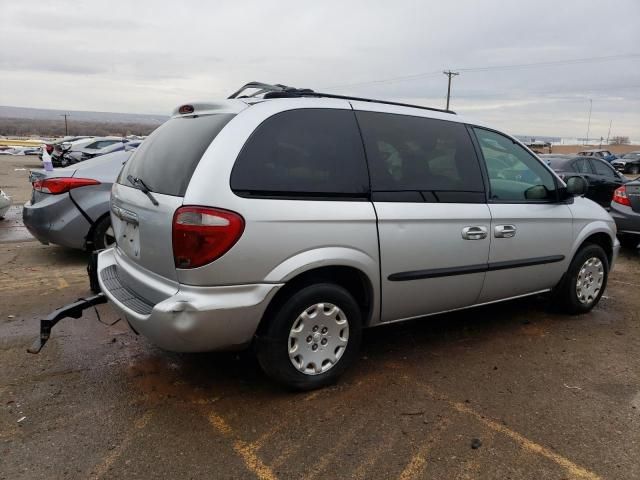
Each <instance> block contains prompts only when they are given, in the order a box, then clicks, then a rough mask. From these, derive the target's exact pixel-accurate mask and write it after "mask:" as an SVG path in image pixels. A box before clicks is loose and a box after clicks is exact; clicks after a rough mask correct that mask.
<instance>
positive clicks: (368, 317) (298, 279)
mask: <svg viewBox="0 0 640 480" xmlns="http://www.w3.org/2000/svg"><path fill="white" fill-rule="evenodd" d="M314 283H332V284H335V285H339V286H341V287H343V288H344V289H345V290H347V291H348V292H349V293H350V294H351V295H352V296H353V297H354V299H355V301H356V303H357V304H358V305H359V306H360V310H361V312H362V325H363V327H367V326H369V325H370V324H371V323H372V319H373V318H374V316H375V315H376V314H377V312H378V310H379V304H380V302H379V298H378V296H377V289H375V287H374V284H373V282H372V280H371V279H370V278H369V276H368V275H367V274H366V273H365V272H364V271H363V270H361V269H359V268H356V267H354V266H351V265H344V264H335V265H324V266H319V267H313V268H309V269H308V270H304V271H301V272H298V273H297V274H295V275H293V276H292V277H291V278H288V279H287V281H286V282H285V284H284V285H283V286H282V287H281V288H280V289H279V290H278V291H277V292H276V294H275V295H274V297H273V298H272V299H271V301H270V302H269V305H268V306H267V308H266V309H265V311H264V313H263V315H262V319H261V320H260V323H259V325H258V329H257V332H258V334H260V332H261V331H262V330H263V329H264V327H265V326H266V325H267V319H268V318H269V317H270V315H271V314H272V313H273V312H274V311H275V310H277V309H278V308H279V307H280V306H281V305H282V304H283V303H284V302H285V301H286V300H287V299H288V298H289V297H290V296H291V295H292V294H293V293H295V292H297V291H299V290H301V289H302V288H304V287H307V286H309V285H313V284H314Z"/></svg>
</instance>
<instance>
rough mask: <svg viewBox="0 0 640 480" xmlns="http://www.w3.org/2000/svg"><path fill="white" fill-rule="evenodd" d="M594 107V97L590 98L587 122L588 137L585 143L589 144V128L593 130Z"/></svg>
mask: <svg viewBox="0 0 640 480" xmlns="http://www.w3.org/2000/svg"><path fill="white" fill-rule="evenodd" d="M592 108H593V99H591V98H590V99H589V121H588V122H587V139H586V140H585V142H586V143H585V145H588V144H589V130H591V110H592Z"/></svg>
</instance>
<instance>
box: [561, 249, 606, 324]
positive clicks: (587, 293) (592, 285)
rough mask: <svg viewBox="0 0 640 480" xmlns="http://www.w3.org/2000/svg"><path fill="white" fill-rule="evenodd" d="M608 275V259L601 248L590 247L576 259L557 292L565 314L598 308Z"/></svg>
mask: <svg viewBox="0 0 640 480" xmlns="http://www.w3.org/2000/svg"><path fill="white" fill-rule="evenodd" d="M608 276H609V260H608V259H607V254H606V253H605V251H604V250H603V249H602V247H601V246H600V245H595V244H587V245H585V246H583V247H582V248H581V249H580V250H578V253H576V255H575V256H574V257H573V260H572V261H571V264H570V265H569V269H568V270H567V273H566V274H565V276H564V279H563V280H562V282H561V283H560V285H558V287H557V288H556V291H555V292H554V297H555V303H556V304H557V305H558V306H559V307H560V308H561V309H562V310H563V311H564V312H566V313H569V314H571V315H577V314H580V313H587V312H589V311H591V309H592V308H593V307H595V306H596V305H597V304H598V302H599V301H600V298H601V297H602V294H603V293H604V290H605V288H606V287H607V278H608Z"/></svg>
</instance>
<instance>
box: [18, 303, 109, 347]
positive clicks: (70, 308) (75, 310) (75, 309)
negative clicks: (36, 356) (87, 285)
mask: <svg viewBox="0 0 640 480" xmlns="http://www.w3.org/2000/svg"><path fill="white" fill-rule="evenodd" d="M101 303H107V297H105V296H104V293H98V294H97V295H93V296H91V297H88V298H81V299H79V300H77V301H76V302H74V303H71V304H69V305H67V306H65V307H61V308H59V309H57V310H54V311H53V312H51V313H50V314H49V315H48V316H47V318H43V319H41V320H40V336H39V337H38V338H37V339H36V341H35V342H33V345H31V347H29V348H28V349H27V352H29V353H40V350H42V347H44V344H45V343H47V340H49V337H50V336H51V329H52V328H53V327H54V326H55V325H56V323H58V322H59V321H60V320H62V319H63V318H80V317H81V316H82V312H83V311H84V310H85V309H87V308H91V307H93V306H94V305H100V304H101Z"/></svg>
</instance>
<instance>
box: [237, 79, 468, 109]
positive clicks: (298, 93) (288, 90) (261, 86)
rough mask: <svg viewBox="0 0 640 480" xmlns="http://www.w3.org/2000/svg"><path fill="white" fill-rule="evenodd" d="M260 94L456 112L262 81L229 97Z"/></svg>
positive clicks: (269, 96) (265, 96) (271, 96)
mask: <svg viewBox="0 0 640 480" xmlns="http://www.w3.org/2000/svg"><path fill="white" fill-rule="evenodd" d="M251 89H256V90H257V91H256V92H254V93H252V94H250V95H241V94H242V93H243V92H244V91H245V90H251ZM258 95H263V98H295V97H316V98H337V99H342V100H355V101H358V102H373V103H382V104H384V105H397V106H399V107H411V108H420V109H422V110H431V111H434V112H442V113H452V114H454V115H455V114H456V112H454V111H453V110H446V109H443V108H435V107H423V106H422V105H413V104H410V103H400V102H391V101H388V100H376V99H374V98H364V97H352V96H347V95H335V94H333V93H322V92H316V91H314V90H311V89H309V88H294V87H288V86H286V85H282V84H279V83H278V84H275V85H271V84H268V83H261V82H249V83H247V84H246V85H244V86H243V87H242V88H241V89H240V90H238V91H237V92H235V93H233V94H232V95H230V96H229V98H253V97H257V96H258Z"/></svg>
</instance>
